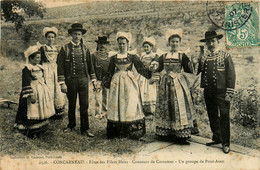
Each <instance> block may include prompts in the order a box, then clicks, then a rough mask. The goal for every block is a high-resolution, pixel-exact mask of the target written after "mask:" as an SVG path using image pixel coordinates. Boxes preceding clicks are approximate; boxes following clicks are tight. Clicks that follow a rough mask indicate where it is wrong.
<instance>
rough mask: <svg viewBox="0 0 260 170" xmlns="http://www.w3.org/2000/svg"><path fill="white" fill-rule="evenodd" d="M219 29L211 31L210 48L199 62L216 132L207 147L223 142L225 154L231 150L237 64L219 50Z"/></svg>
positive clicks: (211, 125) (210, 115) (211, 122)
mask: <svg viewBox="0 0 260 170" xmlns="http://www.w3.org/2000/svg"><path fill="white" fill-rule="evenodd" d="M222 37H223V35H218V34H217V33H216V32H215V31H207V32H206V33H205V38H204V39H202V40H200V42H206V46H207V48H208V50H209V52H208V53H205V54H204V55H203V56H202V57H201V58H200V61H199V68H198V72H199V73H200V72H201V73H202V74H201V87H202V88H204V98H205V102H206V107H207V112H208V117H209V121H210V128H211V131H212V133H213V138H212V140H213V141H212V142H209V143H207V144H206V145H207V146H211V145H215V144H220V143H222V149H223V152H224V153H229V151H230V149H229V146H230V116H229V110H230V101H231V99H232V97H233V94H234V88H235V79H236V75H235V67H234V64H233V61H232V58H231V56H230V54H228V53H226V52H224V51H221V50H219V49H218V45H219V39H221V38H222Z"/></svg>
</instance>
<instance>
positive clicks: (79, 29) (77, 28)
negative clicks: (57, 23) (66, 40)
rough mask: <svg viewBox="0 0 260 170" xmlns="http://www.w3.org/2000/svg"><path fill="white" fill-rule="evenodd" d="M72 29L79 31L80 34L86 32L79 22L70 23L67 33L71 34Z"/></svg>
mask: <svg viewBox="0 0 260 170" xmlns="http://www.w3.org/2000/svg"><path fill="white" fill-rule="evenodd" d="M74 31H81V32H82V34H85V33H86V30H85V29H84V28H83V26H82V25H81V24H80V23H74V24H72V25H71V28H70V29H68V33H69V34H71V33H72V32H74Z"/></svg>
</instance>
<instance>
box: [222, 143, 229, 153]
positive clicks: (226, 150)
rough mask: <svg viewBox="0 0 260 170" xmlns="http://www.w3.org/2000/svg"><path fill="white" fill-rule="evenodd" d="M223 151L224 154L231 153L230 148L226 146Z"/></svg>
mask: <svg viewBox="0 0 260 170" xmlns="http://www.w3.org/2000/svg"><path fill="white" fill-rule="evenodd" d="M222 150H223V152H224V153H225V154H228V153H229V151H230V148H229V146H226V145H224V146H223V147H222Z"/></svg>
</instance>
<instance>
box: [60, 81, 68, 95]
mask: <svg viewBox="0 0 260 170" xmlns="http://www.w3.org/2000/svg"><path fill="white" fill-rule="evenodd" d="M60 88H61V91H62V92H63V93H67V86H66V84H65V83H62V84H61V85H60Z"/></svg>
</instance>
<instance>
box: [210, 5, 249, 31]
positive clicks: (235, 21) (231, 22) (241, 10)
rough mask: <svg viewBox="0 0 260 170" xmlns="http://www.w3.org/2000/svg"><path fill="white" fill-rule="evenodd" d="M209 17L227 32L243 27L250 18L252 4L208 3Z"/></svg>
mask: <svg viewBox="0 0 260 170" xmlns="http://www.w3.org/2000/svg"><path fill="white" fill-rule="evenodd" d="M206 10H207V15H208V17H209V19H210V21H211V22H212V23H213V24H214V25H215V26H217V27H218V28H221V29H223V30H226V31H232V30H236V29H238V28H240V27H242V26H243V25H244V24H245V23H246V22H247V21H248V20H249V18H250V16H251V13H252V7H251V5H250V3H221V2H218V3H217V2H209V1H207V3H206Z"/></svg>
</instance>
